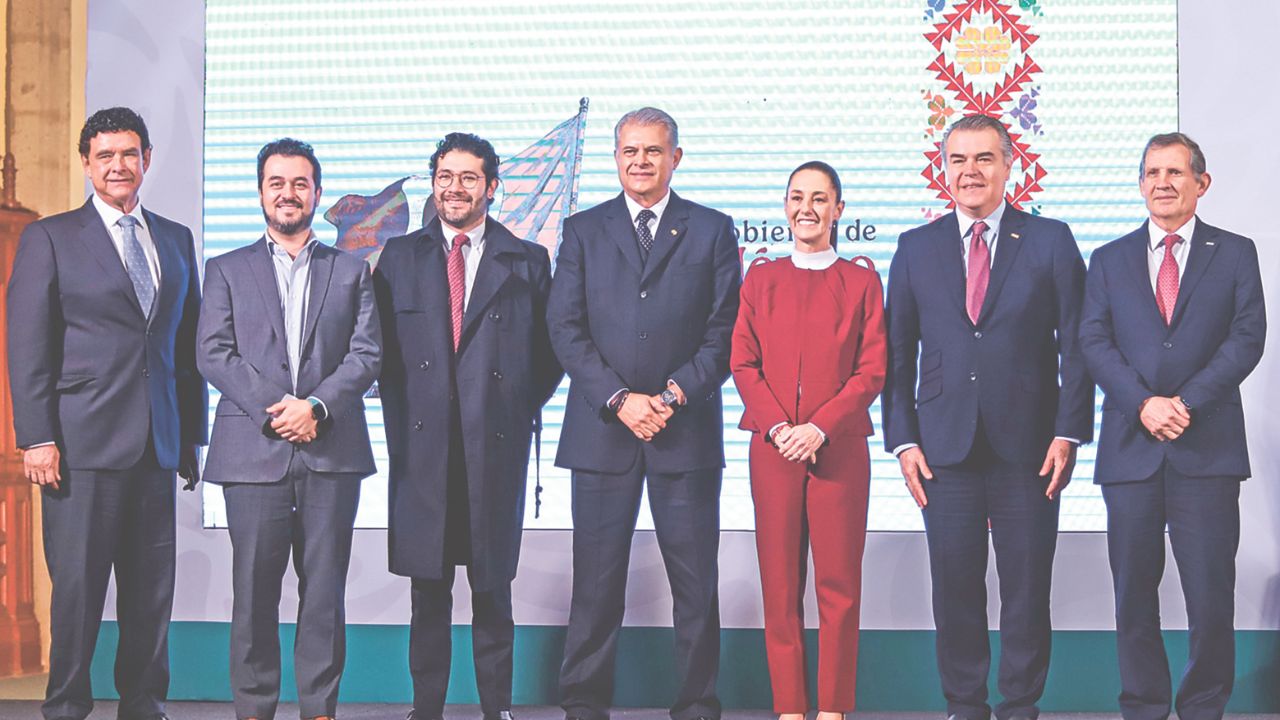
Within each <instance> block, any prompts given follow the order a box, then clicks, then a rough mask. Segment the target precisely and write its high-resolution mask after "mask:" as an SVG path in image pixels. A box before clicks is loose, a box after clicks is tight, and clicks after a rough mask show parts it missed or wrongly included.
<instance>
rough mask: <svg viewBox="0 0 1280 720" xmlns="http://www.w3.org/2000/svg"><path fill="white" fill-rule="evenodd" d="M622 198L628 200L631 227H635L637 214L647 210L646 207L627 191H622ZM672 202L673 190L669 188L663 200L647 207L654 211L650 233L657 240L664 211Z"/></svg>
mask: <svg viewBox="0 0 1280 720" xmlns="http://www.w3.org/2000/svg"><path fill="white" fill-rule="evenodd" d="M622 198H623V199H624V200H626V201H627V212H628V213H630V214H631V227H635V226H636V216H637V215H639V214H640V211H641V210H645V209H646V208H645V207H644V206H643V205H641V204H640V203H638V202H636V201H635V200H634V199H632V197H631V196H630V195H628V194H626V193H622ZM670 202H671V190H670V189H668V190H667V194H666V195H663V196H662V199H661V200H659V201H658V202H656V203H654V204H653V207H651V208H647V209H648V210H649V212H652V213H653V219H652V220H650V221H649V235H650V236H651V237H653V238H654V239H655V240H656V239H657V238H658V226H659V225H661V224H662V213H664V212H666V211H667V205H668V204H669V203H670Z"/></svg>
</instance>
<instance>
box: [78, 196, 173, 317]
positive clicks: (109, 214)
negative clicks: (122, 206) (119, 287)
mask: <svg viewBox="0 0 1280 720" xmlns="http://www.w3.org/2000/svg"><path fill="white" fill-rule="evenodd" d="M93 209H95V210H97V211H98V216H99V217H101V218H102V223H103V224H104V225H106V226H107V233H108V234H109V235H111V244H112V245H114V246H115V248H116V254H118V255H119V256H120V264H121V265H125V261H124V230H123V229H122V228H121V227H120V224H119V223H120V218H122V217H124V216H125V213H122V212H120V211H119V210H117V209H115V208H113V207H111V206H110V205H108V204H107V203H106V201H104V200H103V199H102V198H100V197H98V194H97V193H94V194H93ZM128 215H129V216H130V217H132V218H134V219H135V220H137V221H138V225H137V227H135V228H134V230H133V234H134V237H136V238H138V244H139V245H141V246H142V253H143V254H144V255H146V256H147V265H148V266H149V269H150V270H151V281H152V282H153V283H155V286H156V291H157V292H156V294H157V295H158V294H159V289H160V258H159V256H158V255H156V244H155V241H154V240H152V239H151V229H150V228H149V227H147V219H146V218H145V217H143V215H142V203H138V204H136V205H134V206H133V210H131V211H130V212H129V213H128ZM126 268H127V265H126Z"/></svg>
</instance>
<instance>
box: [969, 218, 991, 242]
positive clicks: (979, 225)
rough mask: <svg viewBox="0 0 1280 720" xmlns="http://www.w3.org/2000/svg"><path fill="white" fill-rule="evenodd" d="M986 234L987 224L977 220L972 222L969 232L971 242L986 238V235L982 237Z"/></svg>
mask: <svg viewBox="0 0 1280 720" xmlns="http://www.w3.org/2000/svg"><path fill="white" fill-rule="evenodd" d="M986 234H987V224H986V223H984V222H982V221H981V220H979V221H978V222H976V223H974V224H973V231H972V232H971V233H970V238H971V239H972V241H973V242H982V241H984V240H986V237H984V236H985V235H986Z"/></svg>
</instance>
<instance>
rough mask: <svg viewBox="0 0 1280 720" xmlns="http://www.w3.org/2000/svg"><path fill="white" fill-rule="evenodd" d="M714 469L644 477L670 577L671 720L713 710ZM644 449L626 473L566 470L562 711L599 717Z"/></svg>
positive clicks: (716, 640)
mask: <svg viewBox="0 0 1280 720" xmlns="http://www.w3.org/2000/svg"><path fill="white" fill-rule="evenodd" d="M721 475H722V471H721V469H720V468H713V469H708V470H696V471H692V472H687V473H673V474H667V473H650V474H648V478H647V480H648V488H649V509H650V511H651V512H652V513H653V523H654V529H655V530H656V531H657V536H658V547H659V549H660V550H661V551H662V560H663V563H664V564H665V565H666V569H667V579H668V581H669V582H670V584H671V594H672V600H673V605H674V607H673V620H674V626H675V666H674V670H675V675H676V678H677V682H678V683H679V690H678V691H677V693H676V699H675V703H674V704H673V705H672V706H671V717H672V718H674V720H691V719H692V718H695V717H699V716H705V717H711V718H718V717H720V700H719V699H718V698H717V697H716V677H717V676H718V674H719V661H720V602H719V594H718V587H719V576H718V571H717V554H718V552H719V547H720V479H721ZM645 481H646V473H645V467H644V456H643V454H638V457H637V460H636V464H635V465H634V466H633V467H632V468H631V469H630V470H628V471H626V472H625V473H622V474H619V475H607V474H602V473H594V472H585V471H581V470H575V471H574V472H573V599H572V602H571V604H570V608H569V629H568V634H567V636H566V638H565V648H564V665H563V666H562V668H561V670H560V698H561V702H560V704H561V705H562V706H563V707H564V709H565V712H566V713H567V714H569V715H575V716H578V717H581V718H584V719H585V720H606V719H607V718H608V717H609V706H610V705H611V704H612V702H613V672H614V661H615V658H616V655H617V650H618V631H619V629H620V628H621V627H622V616H623V611H624V609H625V605H624V603H625V599H626V588H627V564H628V561H629V560H630V556H631V536H632V535H633V534H634V532H635V527H636V517H637V515H638V513H639V512H640V497H641V492H642V490H643V489H644V487H645Z"/></svg>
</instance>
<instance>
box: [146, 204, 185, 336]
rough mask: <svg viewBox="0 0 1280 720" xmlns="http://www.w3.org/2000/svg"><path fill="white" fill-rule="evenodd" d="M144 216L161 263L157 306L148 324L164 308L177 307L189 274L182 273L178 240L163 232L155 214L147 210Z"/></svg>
mask: <svg viewBox="0 0 1280 720" xmlns="http://www.w3.org/2000/svg"><path fill="white" fill-rule="evenodd" d="M142 214H143V215H144V216H145V217H146V218H147V231H148V232H150V233H151V242H152V243H154V244H155V246H156V258H157V260H158V261H159V263H160V287H159V288H157V289H156V290H157V291H156V299H155V305H154V307H153V308H152V311H151V317H150V318H149V319H148V321H147V324H148V325H150V324H151V323H154V322H155V319H156V316H158V315H159V314H160V312H161V310H162V309H163V308H172V307H175V306H176V304H177V302H178V294H179V293H180V292H182V291H183V289H184V288H183V285H184V284H185V282H186V279H187V274H186V273H185V272H183V271H182V261H181V259H180V256H179V254H178V247H177V238H175V237H173V236H171V235H169V234H168V233H166V232H163V231H162V230H161V227H160V223H159V222H158V221H157V220H156V216H155V213H152V212H150V211H149V210H147V209H146V208H143V209H142Z"/></svg>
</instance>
